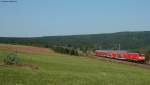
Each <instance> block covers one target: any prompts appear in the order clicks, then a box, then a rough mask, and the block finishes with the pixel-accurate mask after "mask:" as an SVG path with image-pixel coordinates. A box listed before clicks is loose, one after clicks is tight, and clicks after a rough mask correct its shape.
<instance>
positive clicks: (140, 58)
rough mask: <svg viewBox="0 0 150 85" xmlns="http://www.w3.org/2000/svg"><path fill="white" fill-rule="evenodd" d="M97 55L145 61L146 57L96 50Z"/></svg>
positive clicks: (125, 52)
mask: <svg viewBox="0 0 150 85" xmlns="http://www.w3.org/2000/svg"><path fill="white" fill-rule="evenodd" d="M95 55H96V56H98V57H109V58H114V59H122V60H134V61H145V57H144V56H142V55H140V54H139V53H131V52H128V51H124V50H96V51H95Z"/></svg>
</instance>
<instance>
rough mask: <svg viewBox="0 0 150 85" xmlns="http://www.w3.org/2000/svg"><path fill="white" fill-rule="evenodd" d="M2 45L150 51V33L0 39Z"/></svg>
mask: <svg viewBox="0 0 150 85" xmlns="http://www.w3.org/2000/svg"><path fill="white" fill-rule="evenodd" d="M0 43H9V44H24V45H34V46H42V47H54V46H63V47H70V48H74V49H82V50H84V49H86V50H87V49H118V46H119V44H120V47H121V49H122V50H137V49H150V31H140V32H117V33H106V34H89V35H71V36H47V37H31V38H14V37H0Z"/></svg>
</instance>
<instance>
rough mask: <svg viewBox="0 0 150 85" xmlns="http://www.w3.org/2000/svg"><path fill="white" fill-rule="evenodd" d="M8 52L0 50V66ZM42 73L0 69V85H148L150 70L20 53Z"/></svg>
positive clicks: (21, 56)
mask: <svg viewBox="0 0 150 85" xmlns="http://www.w3.org/2000/svg"><path fill="white" fill-rule="evenodd" d="M8 53H9V52H8V51H6V50H0V62H2V59H3V56H6V55H7V54H8ZM19 57H20V59H21V61H22V63H24V64H25V63H26V64H31V65H36V66H38V67H39V69H32V68H30V67H18V66H3V65H1V66H0V85H148V84H150V80H149V79H150V69H144V68H140V67H134V66H129V65H123V64H116V63H112V62H105V61H100V60H96V59H90V58H85V57H75V56H67V55H51V56H50V55H44V54H31V53H30V54H29V53H20V54H19Z"/></svg>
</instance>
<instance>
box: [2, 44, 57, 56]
mask: <svg viewBox="0 0 150 85" xmlns="http://www.w3.org/2000/svg"><path fill="white" fill-rule="evenodd" d="M0 49H4V50H11V51H16V52H21V53H35V54H49V55H54V54H57V53H56V52H54V51H53V50H51V49H48V48H41V47H33V46H24V45H10V44H0Z"/></svg>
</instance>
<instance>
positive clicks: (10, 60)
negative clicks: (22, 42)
mask: <svg viewBox="0 0 150 85" xmlns="http://www.w3.org/2000/svg"><path fill="white" fill-rule="evenodd" d="M18 63H19V58H18V56H17V53H10V54H8V55H7V56H6V57H5V58H4V64H7V65H14V64H15V65H16V64H18Z"/></svg>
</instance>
